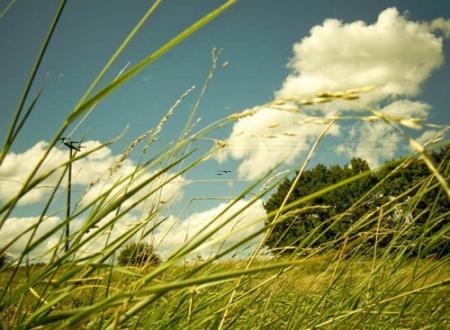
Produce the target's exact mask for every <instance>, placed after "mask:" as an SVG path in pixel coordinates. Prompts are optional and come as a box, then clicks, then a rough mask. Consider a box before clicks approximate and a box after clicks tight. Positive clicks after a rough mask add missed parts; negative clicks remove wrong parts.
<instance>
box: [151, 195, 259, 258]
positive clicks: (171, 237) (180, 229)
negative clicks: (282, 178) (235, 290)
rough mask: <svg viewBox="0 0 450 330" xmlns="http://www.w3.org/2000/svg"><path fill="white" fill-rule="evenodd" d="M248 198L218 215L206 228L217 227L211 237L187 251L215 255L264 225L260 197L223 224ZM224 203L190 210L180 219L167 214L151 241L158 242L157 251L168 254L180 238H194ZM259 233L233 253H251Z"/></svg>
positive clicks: (179, 241)
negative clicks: (188, 214)
mask: <svg viewBox="0 0 450 330" xmlns="http://www.w3.org/2000/svg"><path fill="white" fill-rule="evenodd" d="M247 203H248V201H245V200H240V201H239V202H237V203H236V204H235V205H234V206H233V207H231V209H230V210H228V211H227V212H226V213H225V214H224V215H222V216H221V217H219V218H218V219H217V220H216V221H214V223H213V224H212V226H211V227H209V229H208V230H207V232H208V231H209V230H212V229H215V228H220V229H219V230H218V232H217V233H215V234H214V235H213V236H212V237H211V238H209V239H208V240H207V241H205V243H203V244H202V245H201V246H200V247H198V248H197V249H195V251H193V252H192V253H191V255H190V256H191V257H192V256H195V255H196V254H200V255H202V257H208V256H212V255H215V254H216V253H218V252H219V251H224V250H225V249H227V248H229V247H230V246H232V245H233V244H235V243H238V242H239V241H241V240H242V239H244V238H246V237H248V236H249V235H251V234H253V233H255V232H256V231H258V230H260V229H263V228H264V217H265V216H266V212H265V210H264V207H263V205H262V201H257V202H256V203H254V204H253V205H251V206H250V207H248V208H247V209H246V210H245V211H243V212H242V213H241V214H240V215H239V216H238V217H236V218H235V219H233V220H231V221H230V222H229V223H227V224H225V221H226V220H227V217H229V216H230V215H232V214H233V213H234V212H236V211H237V210H239V209H240V208H242V207H244V206H245V205H246V204H247ZM226 206H227V204H225V203H224V204H220V205H219V206H217V207H214V208H212V209H210V210H207V211H203V212H199V213H194V214H192V215H190V216H189V217H188V218H186V219H184V220H180V219H178V218H176V217H174V216H171V217H170V218H168V219H167V220H166V221H165V222H164V223H163V224H162V225H161V227H160V228H159V230H158V234H157V235H156V236H155V243H156V244H157V245H158V248H159V251H161V253H162V254H163V255H165V256H166V255H169V254H170V253H171V252H174V251H175V250H176V249H177V248H178V247H180V246H181V245H182V244H183V243H184V242H186V241H189V240H192V239H193V238H197V234H198V233H199V231H200V230H201V229H202V228H204V227H205V226H206V225H207V224H208V223H209V222H210V221H211V220H213V219H214V217H215V216H216V215H218V214H219V213H220V212H222V211H223V210H224V209H225V207H226ZM260 239H261V236H258V237H256V238H254V239H253V240H252V241H251V242H248V243H246V244H245V245H243V247H247V249H246V251H242V250H240V251H236V254H237V255H244V254H248V253H251V252H252V251H253V249H254V248H255V246H256V244H257V242H258V241H259V240H260Z"/></svg>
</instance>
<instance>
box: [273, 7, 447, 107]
mask: <svg viewBox="0 0 450 330" xmlns="http://www.w3.org/2000/svg"><path fill="white" fill-rule="evenodd" d="M442 63H443V55H442V39H441V38H439V37H437V36H435V35H434V34H433V33H432V32H431V28H430V26H429V25H427V24H423V23H417V22H412V21H408V20H407V19H406V18H405V17H403V16H401V15H400V14H399V13H398V11H397V9H395V8H388V9H386V10H384V11H383V12H382V13H380V15H379V16H378V20H377V22H375V23H374V24H367V23H365V22H363V21H356V22H352V23H343V22H342V21H339V20H336V19H327V20H325V21H324V23H323V24H322V25H320V26H315V27H313V28H312V29H311V34H310V36H308V37H306V38H304V39H303V40H301V42H299V43H297V44H295V45H294V57H293V58H292V60H291V61H290V63H289V67H290V68H291V69H292V70H293V72H292V73H291V74H290V75H289V76H288V77H287V79H286V81H285V82H284V84H283V86H282V88H281V89H280V90H279V91H278V92H277V96H278V97H301V98H304V97H310V96H312V95H314V94H315V93H317V92H322V91H329V90H331V91H342V90H347V89H351V88H358V87H363V86H369V85H370V86H375V87H376V90H375V91H374V92H372V93H368V94H367V95H366V96H365V97H366V101H372V102H375V101H380V100H382V99H385V98H387V97H395V96H409V95H416V94H417V93H418V92H419V91H420V85H421V83H422V82H423V81H424V80H425V79H427V78H428V77H429V75H430V73H431V72H432V71H433V70H435V69H436V68H438V67H439V66H440V65H441V64H442Z"/></svg>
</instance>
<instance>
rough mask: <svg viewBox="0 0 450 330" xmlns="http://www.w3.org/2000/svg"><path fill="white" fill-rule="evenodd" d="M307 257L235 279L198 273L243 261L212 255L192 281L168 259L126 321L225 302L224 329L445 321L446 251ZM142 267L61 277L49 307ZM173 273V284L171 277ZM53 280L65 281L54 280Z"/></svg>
mask: <svg viewBox="0 0 450 330" xmlns="http://www.w3.org/2000/svg"><path fill="white" fill-rule="evenodd" d="M316 259H317V260H315V258H311V259H305V260H303V261H302V264H301V265H298V266H294V267H293V268H292V269H289V270H280V271H274V270H269V271H263V272H258V273H255V274H253V275H251V276H246V277H245V279H244V280H243V281H241V283H240V285H239V286H238V287H237V286H236V281H230V280H226V281H223V282H220V281H219V282H216V281H214V282H209V281H205V283H201V282H202V279H204V278H205V277H208V276H210V275H212V274H215V275H217V274H218V273H224V272H225V273H232V272H236V271H239V270H242V269H243V268H244V267H245V262H244V261H241V262H230V263H226V262H223V263H220V262H219V263H217V264H215V265H210V266H207V267H206V268H204V269H203V270H201V271H198V272H197V273H196V275H195V276H189V277H188V279H189V280H191V281H194V282H195V280H196V279H199V280H200V281H199V282H200V283H199V284H198V285H189V284H188V283H184V284H183V280H181V279H183V278H186V274H189V273H190V272H192V271H195V270H196V268H197V267H198V266H197V265H186V266H184V267H183V266H175V267H173V268H172V269H168V270H167V271H166V273H165V274H164V275H161V276H158V277H157V278H155V279H154V280H153V281H152V282H150V283H148V285H147V286H146V288H145V289H141V291H143V292H144V291H145V292H148V293H147V295H148V296H149V297H154V296H156V295H160V294H161V296H160V297H159V299H157V300H155V301H154V302H153V303H150V304H149V305H148V306H146V307H145V308H144V309H143V310H142V312H140V313H139V314H138V315H136V316H135V317H133V318H132V319H130V321H129V323H128V326H127V327H128V328H130V327H133V328H137V329H187V328H191V329H215V328H217V326H218V325H219V324H220V321H221V320H222V318H223V312H224V310H225V308H226V307H228V313H227V316H226V320H225V326H224V328H232V329H255V328H261V329H274V328H276V329H305V328H322V327H323V328H326V329H350V328H352V329H360V328H365V329H372V328H377V329H392V328H411V329H419V328H430V329H445V328H447V327H448V326H449V324H450V317H449V306H450V298H449V295H448V279H449V277H450V268H449V267H448V261H446V260H398V261H395V260H393V261H384V262H381V261H375V263H373V261H372V260H369V259H360V258H355V259H350V260H341V261H339V262H338V261H333V262H329V261H324V260H320V259H321V258H316ZM280 262H281V260H280ZM264 265H266V263H264V262H258V264H257V265H256V266H257V267H264ZM44 268H45V267H44V266H35V267H31V268H30V269H29V273H28V276H30V277H31V278H32V277H34V276H36V275H37V274H38V273H40V272H43V271H44ZM151 270H152V269H145V268H144V269H139V268H132V267H131V268H128V269H123V271H124V272H129V274H124V273H119V272H115V273H114V274H112V278H110V273H109V272H108V271H107V270H102V271H99V272H98V273H97V274H96V276H93V277H92V278H90V279H88V278H86V279H84V280H83V281H79V282H78V283H77V281H76V279H73V280H72V281H70V282H69V283H65V284H63V286H67V285H69V286H73V287H72V289H71V294H70V295H68V296H66V297H65V298H63V299H62V300H61V301H60V302H59V303H58V304H56V305H55V306H54V308H55V312H56V313H55V314H56V315H58V314H59V315H65V313H71V312H72V313H74V312H75V311H77V312H81V311H83V309H85V308H87V307H88V306H93V305H95V304H96V303H97V301H101V299H99V298H100V297H104V296H105V295H107V294H110V295H111V294H115V293H123V292H133V291H134V290H135V289H136V287H137V285H136V283H137V282H138V281H139V279H141V278H142V277H143V276H145V275H146V274H148V273H149V272H151ZM9 272H10V270H4V271H3V273H2V283H1V285H0V286H1V287H3V286H4V285H5V283H4V280H5V279H6V277H7V276H6V275H7V274H8V273H9ZM131 273H133V275H131ZM26 281H27V271H26V269H21V270H20V273H19V274H18V276H17V277H16V282H15V283H14V286H15V287H20V286H22V285H24V284H25V283H26ZM53 282H54V284H50V287H46V286H47V285H46V284H47V283H42V284H36V285H35V286H33V290H29V291H28V292H27V293H26V294H24V296H23V298H22V299H20V301H19V302H18V304H15V306H16V308H11V309H10V310H8V311H7V312H3V313H2V314H1V317H2V325H3V328H4V329H9V328H14V327H15V326H17V325H18V324H17V322H18V320H20V319H23V320H26V319H27V318H28V317H29V316H30V315H32V314H33V312H34V311H36V308H37V307H38V306H39V305H41V304H42V302H40V301H39V300H40V299H42V298H40V297H42V296H45V297H47V295H46V292H49V291H52V290H55V289H57V288H58V284H57V283H58V279H57V275H56V276H55V278H54V279H53V280H52V282H51V283H53ZM445 282H447V283H445ZM177 283H180V287H174V286H173V285H174V284H177ZM170 286H172V287H170ZM164 287H165V288H164ZM235 289H237V291H236V295H235V300H234V301H233V303H232V304H231V305H228V304H227V302H228V299H229V296H230V294H231V292H232V291H233V290H235ZM61 290H64V288H62V287H61ZM150 292H152V294H150ZM140 295H142V293H141V294H140ZM7 298H8V296H7ZM9 298H10V297H9ZM133 298H137V297H128V299H130V303H131V301H133V300H134V299H133ZM47 299H48V297H47ZM125 300H126V299H125ZM43 304H44V305H45V303H43ZM127 310H128V308H127V302H126V301H122V303H121V304H113V305H112V306H109V307H107V306H105V307H104V308H100V309H99V311H97V312H96V313H92V314H91V315H90V316H88V317H86V318H85V319H83V320H80V321H79V322H73V323H71V324H72V325H71V326H72V327H76V328H86V329H97V328H102V326H106V325H107V324H109V323H110V322H112V321H113V320H117V319H118V318H119V317H120V316H121V315H123V313H125V312H126V311H127ZM15 313H18V314H19V315H20V316H19V317H18V315H14V314H15ZM66 316H68V315H66ZM46 319H47V321H51V320H55V319H54V318H53V317H49V318H46V317H42V318H41V320H40V321H41V322H42V321H44V320H46ZM51 324H52V325H51V327H52V328H53V327H55V328H56V327H58V326H59V325H61V326H62V325H63V324H64V322H63V321H61V322H55V323H51Z"/></svg>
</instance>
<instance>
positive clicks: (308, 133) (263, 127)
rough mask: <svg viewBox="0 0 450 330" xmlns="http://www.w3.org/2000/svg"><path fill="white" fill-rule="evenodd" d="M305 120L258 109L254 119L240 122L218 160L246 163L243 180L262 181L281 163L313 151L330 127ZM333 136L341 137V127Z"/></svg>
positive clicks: (335, 130) (295, 114) (290, 113)
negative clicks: (322, 134) (319, 138)
mask: <svg viewBox="0 0 450 330" xmlns="http://www.w3.org/2000/svg"><path fill="white" fill-rule="evenodd" d="M305 118H307V116H306V115H305V114H300V113H292V112H286V111H282V110H277V109H273V108H269V107H262V108H258V109H257V112H256V113H255V114H254V115H252V116H249V117H245V118H241V119H239V120H238V122H237V123H236V124H235V125H234V126H233V131H232V133H231V135H230V137H229V138H228V140H227V147H226V148H224V149H223V150H221V152H220V153H219V154H218V155H217V159H218V160H219V161H224V160H225V159H226V158H227V157H232V158H234V159H242V160H243V161H242V163H241V164H240V166H239V176H240V177H244V178H249V179H255V178H257V177H259V176H260V175H261V174H263V173H264V172H266V171H268V170H269V169H270V168H272V167H273V166H274V165H276V163H278V162H285V163H292V162H293V161H294V159H295V158H296V157H297V156H298V155H299V154H300V153H301V152H303V151H305V150H307V149H308V148H310V146H311V145H312V142H313V141H314V139H315V138H316V137H317V136H318V135H319V134H320V133H321V132H322V131H323V130H324V128H325V127H326V125H324V124H304V123H302V121H303V120H304V119H305ZM329 133H330V134H333V135H337V134H338V133H339V128H338V126H334V127H333V128H332V129H331V130H330V132H329Z"/></svg>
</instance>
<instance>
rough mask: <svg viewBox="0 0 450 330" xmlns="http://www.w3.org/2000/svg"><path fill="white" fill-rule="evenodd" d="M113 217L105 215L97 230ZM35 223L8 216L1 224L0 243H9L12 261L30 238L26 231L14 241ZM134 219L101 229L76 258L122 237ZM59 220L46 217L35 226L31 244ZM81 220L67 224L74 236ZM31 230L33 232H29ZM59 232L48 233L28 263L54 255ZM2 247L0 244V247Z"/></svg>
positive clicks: (59, 237)
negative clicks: (110, 229) (112, 227)
mask: <svg viewBox="0 0 450 330" xmlns="http://www.w3.org/2000/svg"><path fill="white" fill-rule="evenodd" d="M112 217H113V215H108V216H106V217H105V218H103V219H102V220H101V221H100V222H99V223H97V227H101V226H103V225H104V224H106V223H107V222H108V221H110V220H111V218H112ZM38 220H39V217H21V218H20V217H11V218H8V219H7V220H6V222H5V224H4V225H3V227H2V230H0V242H2V244H4V245H9V244H10V243H13V244H12V245H11V246H10V248H9V249H8V254H9V255H10V256H12V257H13V258H17V257H19V256H20V254H21V253H22V252H23V250H24V249H25V247H26V245H27V243H28V241H29V239H30V237H31V231H32V230H30V231H29V232H28V233H27V234H25V235H22V236H21V237H20V238H19V239H16V238H17V237H18V236H19V235H21V234H22V233H24V232H25V231H27V230H28V229H30V228H31V227H33V226H34V225H35V224H36V223H37V222H38ZM138 220H139V219H138V217H137V216H135V215H133V214H129V213H128V214H126V215H124V216H123V217H121V218H120V219H119V220H118V221H116V222H115V224H114V229H113V230H112V231H110V232H109V231H107V230H105V231H104V232H102V234H101V235H100V236H97V237H96V238H95V239H93V240H92V241H90V242H88V243H87V244H85V245H84V246H83V247H82V248H81V249H80V251H79V252H78V254H77V256H78V257H86V256H90V255H93V254H95V253H98V252H100V251H101V250H102V249H103V248H104V247H105V244H106V243H107V241H108V242H113V241H114V240H115V239H117V238H119V237H121V236H122V235H124V234H125V233H126V232H127V231H129V230H130V229H131V228H132V226H135V225H136V224H137V223H138ZM61 221H62V219H61V218H59V217H56V216H52V217H46V218H44V219H43V221H41V222H40V224H39V225H38V227H37V230H36V234H35V236H34V238H33V240H32V242H35V241H37V240H38V239H40V238H41V237H43V236H44V235H46V234H48V233H49V232H50V231H51V230H53V229H54V228H55V227H56V226H57V225H58V224H60V223H61ZM84 222H85V220H84V219H81V218H79V219H74V220H73V221H71V223H70V229H71V232H72V233H75V234H76V233H77V232H78V231H79V230H80V229H81V227H82V226H83V224H84ZM33 230H34V229H33ZM92 233H93V232H88V233H87V234H85V236H84V239H85V238H87V237H88V236H89V235H92ZM139 234H140V233H138V234H136V235H135V236H133V237H131V238H130V240H132V239H136V238H137V237H138V236H139ZM62 235H63V232H62V230H58V231H57V232H55V233H53V234H51V235H50V236H49V237H48V238H47V239H45V240H44V241H43V242H42V243H41V244H40V245H38V246H37V247H36V248H35V249H34V250H32V251H31V252H30V253H29V254H28V257H29V258H30V260H31V261H47V260H49V259H50V257H51V255H52V254H53V253H54V249H55V248H56V247H58V249H59V251H61V249H62V244H60V243H61V242H62V241H61V238H62ZM2 246H3V245H0V247H2Z"/></svg>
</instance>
